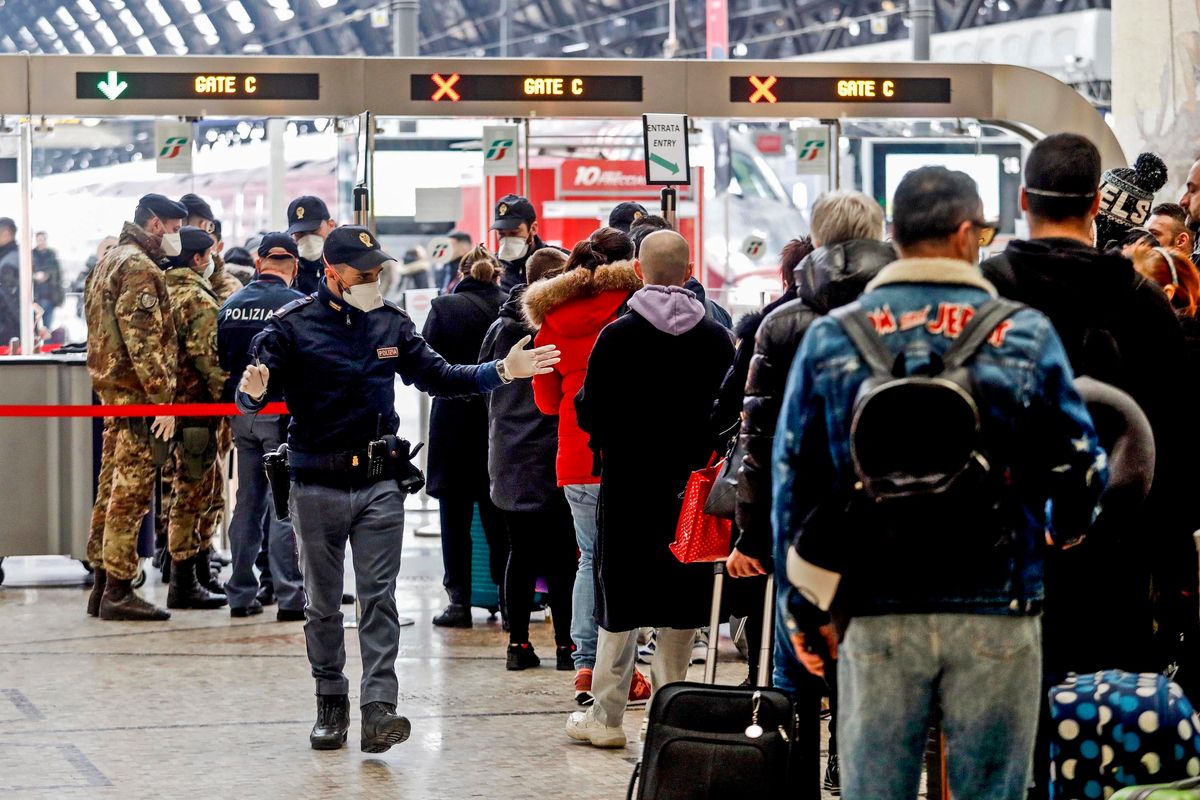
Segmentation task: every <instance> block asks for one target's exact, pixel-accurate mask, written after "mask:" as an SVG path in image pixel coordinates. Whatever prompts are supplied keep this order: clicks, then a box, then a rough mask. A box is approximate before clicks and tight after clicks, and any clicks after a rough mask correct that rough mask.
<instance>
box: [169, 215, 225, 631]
mask: <svg viewBox="0 0 1200 800" xmlns="http://www.w3.org/2000/svg"><path fill="white" fill-rule="evenodd" d="M180 237H181V240H182V249H183V252H182V253H180V254H179V255H178V256H175V257H174V258H171V259H168V263H167V273H166V274H167V289H168V291H169V298H170V303H171V317H172V319H173V320H174V321H175V331H176V336H177V341H178V343H179V371H178V373H177V376H176V379H175V402H176V403H216V402H219V401H220V399H221V392H222V390H223V389H224V386H225V379H226V377H228V376H227V375H226V373H225V371H224V370H223V369H221V365H220V363H218V358H217V312H218V311H219V309H220V306H219V305H218V303H217V296H216V294H215V293H214V292H213V290H212V287H211V286H210V285H209V283H208V279H209V278H211V277H212V273H213V262H212V247H213V239H212V237H211V236H209V235H208V234H207V233H205V232H204V231H202V230H201V229H199V228H193V227H190V226H189V227H184V228H183V229H182V230H181V231H180ZM219 422H220V418H219V417H184V418H181V420H180V422H179V425H178V426H177V427H178V429H177V431H176V436H175V447H174V451H175V476H174V484H173V487H172V492H171V494H172V496H173V498H174V500H173V502H172V504H171V514H170V521H169V523H168V526H167V541H168V549H169V550H170V553H171V588H170V590H169V591H168V593H167V608H220V607H221V606H223V605H225V597H224V593H223V592H222V593H220V594H217V593H213V592H210V591H208V590H207V589H206V588H205V586H204V584H206V583H207V582H208V581H205V580H201V578H202V577H207V578H208V579H209V580H211V578H212V571H211V569H210V567H209V560H208V547H207V543H206V542H204V541H203V540H202V538H201V535H200V533H199V532H198V531H199V529H198V525H199V523H200V517H201V515H202V514H203V513H204V512H205V511H206V510H207V508H208V506H209V505H210V504H211V503H212V499H211V498H212V492H213V487H212V481H213V475H214V472H215V471H214V469H213V467H214V466H215V461H216V457H217V426H218V424H219ZM216 474H218V475H219V472H217V473H216Z"/></svg>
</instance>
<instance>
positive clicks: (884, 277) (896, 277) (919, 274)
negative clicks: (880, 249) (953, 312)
mask: <svg viewBox="0 0 1200 800" xmlns="http://www.w3.org/2000/svg"><path fill="white" fill-rule="evenodd" d="M893 283H937V284H950V285H958V286H970V287H972V288H974V289H982V290H983V291H985V292H987V293H988V294H990V295H991V296H992V297H996V296H997V293H996V287H995V286H993V285H992V284H991V282H989V281H988V280H987V278H985V277H983V273H981V272H980V271H979V267H977V266H975V265H974V264H971V263H968V262H966V261H959V260H958V259H956V258H902V259H900V260H899V261H893V262H892V263H891V264H888V265H887V266H886V267H884V268H883V269H882V270H881V271H880V273H879V274H878V275H876V276H875V279H874V280H872V281H871V282H870V283H868V284H867V291H868V292H869V291H872V290H874V289H878V288H880V287H881V286H889V285H891V284H893Z"/></svg>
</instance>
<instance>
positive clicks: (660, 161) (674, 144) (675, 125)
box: [642, 114, 692, 186]
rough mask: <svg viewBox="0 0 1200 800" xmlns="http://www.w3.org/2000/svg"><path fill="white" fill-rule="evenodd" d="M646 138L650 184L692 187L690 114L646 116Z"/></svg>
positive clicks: (644, 121) (643, 122)
mask: <svg viewBox="0 0 1200 800" xmlns="http://www.w3.org/2000/svg"><path fill="white" fill-rule="evenodd" d="M642 136H643V140H644V143H645V146H646V183H648V184H649V185H651V186H686V185H689V184H691V182H692V171H691V166H690V164H689V163H688V118H687V114H642Z"/></svg>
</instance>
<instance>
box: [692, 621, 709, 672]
mask: <svg viewBox="0 0 1200 800" xmlns="http://www.w3.org/2000/svg"><path fill="white" fill-rule="evenodd" d="M706 660H708V628H701V629H699V630H698V631H696V639H695V641H693V642H692V663H693V664H703V663H704V662H705V661H706Z"/></svg>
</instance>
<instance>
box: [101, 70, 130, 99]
mask: <svg viewBox="0 0 1200 800" xmlns="http://www.w3.org/2000/svg"><path fill="white" fill-rule="evenodd" d="M96 88H97V89H99V90H100V92H101V94H103V95H104V96H105V97H107V98H108V99H109V100H116V99H117V98H118V97H120V96H121V95H122V94H124V93H125V90H126V89H128V88H129V84H128V83H126V82H125V81H123V80H120V79H119V78H118V77H117V71H116V70H115V69H110V70H109V71H108V78H107V79H106V80H102V81H100V82H99V83H97V84H96Z"/></svg>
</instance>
